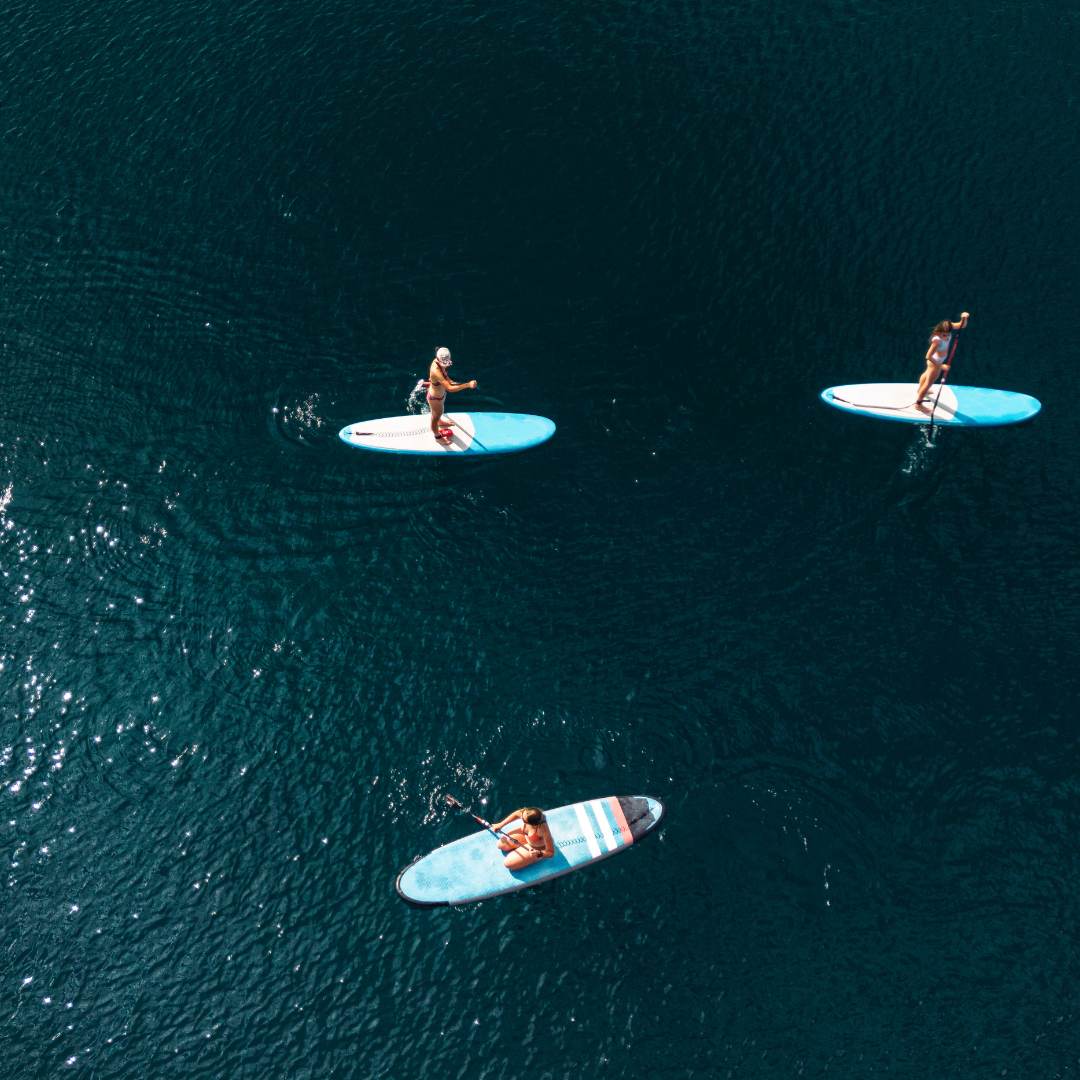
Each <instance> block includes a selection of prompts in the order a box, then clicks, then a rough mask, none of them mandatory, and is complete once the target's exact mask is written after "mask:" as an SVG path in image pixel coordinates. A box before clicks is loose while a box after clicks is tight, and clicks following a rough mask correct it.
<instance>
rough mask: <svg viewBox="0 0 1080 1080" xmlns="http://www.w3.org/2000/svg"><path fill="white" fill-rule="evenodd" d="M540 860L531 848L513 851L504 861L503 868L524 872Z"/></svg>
mask: <svg viewBox="0 0 1080 1080" xmlns="http://www.w3.org/2000/svg"><path fill="white" fill-rule="evenodd" d="M538 858H540V856H539V855H537V853H536V852H535V851H532V850H531V849H529V848H518V849H517V851H511V852H510V854H509V855H507V856H506V858H505V859H503V866H505V867H506V869H507V870H522V869H524V868H525V867H526V866H531V865H532V864H533V863H534V862H536V860H537V859H538Z"/></svg>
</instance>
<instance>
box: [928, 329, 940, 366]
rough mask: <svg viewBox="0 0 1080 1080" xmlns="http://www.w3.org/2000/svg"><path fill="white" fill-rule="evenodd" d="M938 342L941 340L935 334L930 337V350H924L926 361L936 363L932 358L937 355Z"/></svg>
mask: <svg viewBox="0 0 1080 1080" xmlns="http://www.w3.org/2000/svg"><path fill="white" fill-rule="evenodd" d="M940 340H941V339H940V338H939V337H938V336H937V334H935V335H934V336H933V337H932V338H931V339H930V348H929V349H927V350H926V357H925V359H926V360H927V361H930V360H933V361H934V363H935V364H936V363H937V360H936V359H934V357H935V354H936V353H937V343H938V342H939V341H940Z"/></svg>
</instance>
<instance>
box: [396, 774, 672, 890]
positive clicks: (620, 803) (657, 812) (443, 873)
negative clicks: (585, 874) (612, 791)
mask: <svg viewBox="0 0 1080 1080" xmlns="http://www.w3.org/2000/svg"><path fill="white" fill-rule="evenodd" d="M544 816H545V817H546V818H547V823H548V827H549V828H550V829H551V838H552V840H554V841H555V854H554V855H553V856H552V857H551V858H550V859H541V860H540V861H539V862H535V863H532V864H531V865H530V866H526V867H525V868H524V869H522V870H515V871H513V872H511V871H510V870H507V869H506V867H505V866H504V865H503V856H504V853H503V852H501V851H500V850H499V848H498V846H497V845H498V839H497V838H496V837H495V836H494V835H492V834H491V833H490V832H488V831H487V830H486V829H485V830H484V831H483V832H478V833H473V834H472V835H471V836H466V837H465V838H464V839H463V840H455V841H454V842H453V843H452V844H446V845H445V846H443V847H441V848H436V849H435V850H434V851H433V852H431V854H430V855H424V856H423V857H422V858H420V859H417V860H416V862H414V863H412V865H410V866H407V867H405V869H404V870H402V871H401V873H400V874H398V878H397V883H396V888H397V891H398V896H400V897H401V898H402V900H407V901H408V902H409V903H410V904H417V905H419V906H420V907H437V906H439V905H441V904H471V903H473V902H474V901H476V900H487V899H488V898H489V897H492V896H502V894H503V893H509V892H516V891H517V890H518V889H527V888H528V887H529V886H530V885H539V884H540V883H541V882H542V881H550V880H551V879H552V878H557V877H561V876H562V875H563V874H569V873H570V871H571V870H580V869H581V868H582V867H583V866H588V865H589V863H594V862H598V861H599V860H600V859H606V858H607V857H608V856H609V855H614V854H615V853H616V852H617V851H622V850H623V849H624V848H628V847H629V846H630V845H631V844H632V843H634V841H635V840H640V839H641V838H642V837H643V836H645V834H646V833H649V832H651V831H652V830H653V829H655V828H656V826H657V825H659V824H660V821H661V819H662V818H663V816H664V807H663V804H662V803H660V802H659V800H657V799H650V798H649V797H648V796H646V795H609V796H608V797H607V798H605V799H589V800H588V801H587V802H579V803H571V804H570V805H569V806H560V807H559V808H558V809H557V810H547V811H545V814H544Z"/></svg>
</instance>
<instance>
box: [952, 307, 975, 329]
mask: <svg viewBox="0 0 1080 1080" xmlns="http://www.w3.org/2000/svg"><path fill="white" fill-rule="evenodd" d="M970 318H971V313H970V312H968V311H961V312H960V321H959V322H954V323H952V324H951V325H952V328H953V329H954V330H963V329H964V327H966V326H967V324H968V319H970Z"/></svg>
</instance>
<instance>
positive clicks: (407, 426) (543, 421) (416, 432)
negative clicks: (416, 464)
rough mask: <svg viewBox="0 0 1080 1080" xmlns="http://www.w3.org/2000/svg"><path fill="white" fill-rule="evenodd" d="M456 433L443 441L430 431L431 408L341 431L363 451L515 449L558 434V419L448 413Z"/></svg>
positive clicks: (489, 451)
mask: <svg viewBox="0 0 1080 1080" xmlns="http://www.w3.org/2000/svg"><path fill="white" fill-rule="evenodd" d="M444 419H449V420H450V421H451V422H452V425H453V426H452V430H453V435H452V436H451V437H450V438H449V439H445V440H443V441H442V442H439V441H437V440H436V438H435V436H434V435H432V433H431V420H430V419H429V417H428V415H427V414H426V413H417V414H414V415H413V416H387V417H384V418H383V419H381V420H358V421H357V422H356V423H355V424H349V425H348V426H347V427H343V428H342V429H341V430H340V431H339V432H338V437H339V438H340V439H341V440H342V442H346V443H348V444H349V445H350V446H355V447H356V448H357V449H358V450H375V451H377V452H379V453H382V454H512V453H514V452H515V451H516V450H528V449H529V448H530V447H533V446H539V445H540V444H541V443H545V442H547V441H548V439H550V438H551V436H552V435H554V434H555V421H554V420H549V419H548V418H547V417H546V416H531V415H529V414H528V413H505V412H480V413H459V412H455V413H446V414H444Z"/></svg>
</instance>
